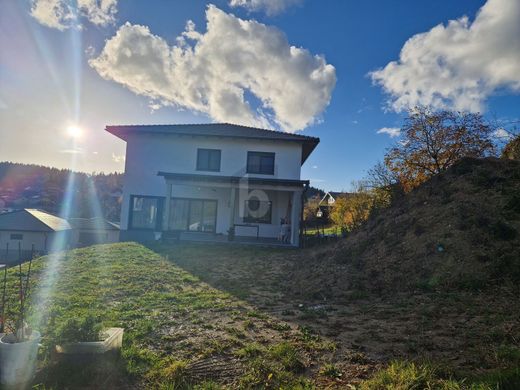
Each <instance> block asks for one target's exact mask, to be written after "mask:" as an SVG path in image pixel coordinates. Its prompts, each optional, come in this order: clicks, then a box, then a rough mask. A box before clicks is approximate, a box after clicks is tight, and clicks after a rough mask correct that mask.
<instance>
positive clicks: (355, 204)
mask: <svg viewBox="0 0 520 390" xmlns="http://www.w3.org/2000/svg"><path fill="white" fill-rule="evenodd" d="M355 186H356V188H355V192H351V193H348V194H346V195H345V196H341V197H338V198H336V201H335V202H334V206H333V208H332V211H331V213H330V218H331V219H332V221H333V222H334V224H335V225H336V226H338V227H340V228H341V229H342V230H346V231H352V230H354V229H356V228H358V227H359V226H361V225H362V224H363V223H364V222H365V221H366V220H367V219H368V217H369V216H370V212H371V210H372V208H373V207H374V196H373V193H372V192H371V191H370V190H368V189H367V188H366V186H365V184H364V183H363V182H359V183H355Z"/></svg>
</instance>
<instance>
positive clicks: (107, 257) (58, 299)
mask: <svg viewBox="0 0 520 390" xmlns="http://www.w3.org/2000/svg"><path fill="white" fill-rule="evenodd" d="M49 262H50V260H49V258H47V257H44V258H41V259H37V260H35V261H34V262H33V268H32V272H33V278H32V284H31V286H32V287H31V298H32V301H33V302H34V303H33V305H32V306H31V307H29V310H28V312H29V316H28V320H29V322H30V323H31V324H32V325H33V326H34V328H37V329H38V330H40V332H41V333H42V335H43V340H42V342H43V345H44V348H43V352H42V354H41V355H42V359H41V368H42V370H41V372H40V373H39V375H38V378H37V379H38V383H39V385H40V388H64V387H74V386H76V385H78V384H85V383H89V384H91V385H93V386H94V387H96V386H99V383H103V386H113V387H117V386H120V385H122V384H123V385H124V384H127V383H137V384H139V386H140V387H141V386H142V387H150V388H164V389H181V388H182V389H184V388H207V389H210V388H216V387H215V386H217V385H216V384H214V383H212V382H207V381H202V380H199V379H197V378H191V377H190V374H189V364H190V363H193V362H197V361H200V360H204V359H208V358H220V357H222V356H237V355H236V353H237V351H240V350H241V349H243V348H244V347H246V346H247V345H249V344H251V343H262V345H263V348H264V350H263V355H262V356H263V358H262V359H263V360H262V362H261V363H260V362H259V360H258V357H253V356H246V355H247V354H246V355H244V356H242V357H241V360H242V361H243V364H244V367H245V368H244V372H243V373H242V374H240V375H239V377H237V378H232V379H233V380H235V381H237V382H238V381H240V380H242V381H245V382H244V383H249V382H250V381H253V382H254V380H255V379H254V378H255V377H256V374H258V370H256V368H259V367H260V366H261V367H264V366H265V365H268V366H270V367H271V366H272V367H273V369H274V370H275V371H273V372H274V373H272V374H273V375H274V377H273V375H272V376H271V378H270V379H266V378H267V377H266V378H263V377H262V378H261V379H260V381H262V380H268V382H269V383H276V384H277V385H280V386H284V384H291V383H295V382H297V381H300V380H301V381H304V379H301V378H300V375H299V374H300V373H299V372H293V371H291V370H292V369H293V368H294V367H296V366H297V363H296V355H297V354H298V352H297V351H298V348H300V347H299V346H298V343H297V342H296V341H295V342H294V345H293V344H292V343H288V344H287V345H285V344H283V346H279V345H282V344H280V342H281V341H282V340H283V336H282V333H284V332H285V333H286V332H288V330H285V331H284V332H280V336H279V337H278V338H277V339H268V338H267V337H264V336H263V335H264V334H267V333H268V332H272V326H273V325H272V324H273V323H274V320H273V319H271V318H269V317H268V316H267V315H266V314H264V313H262V312H260V311H258V310H256V309H254V308H253V307H251V306H249V305H247V304H246V303H245V302H243V301H240V300H239V299H237V298H236V297H235V296H233V295H231V294H229V293H227V292H223V291H221V290H218V289H216V288H213V287H211V286H209V285H207V284H206V283H204V282H202V281H200V280H199V279H198V278H197V277H195V276H193V275H192V274H190V273H188V272H186V271H184V270H183V269H182V268H180V267H178V266H177V265H175V264H173V263H172V262H171V261H168V260H166V259H165V258H163V257H162V256H160V255H158V254H157V253H155V252H153V251H151V250H150V249H148V248H145V247H144V246H141V245H138V244H135V243H119V244H110V245H99V246H93V247H88V248H83V249H77V250H73V251H70V252H68V253H67V254H66V256H65V257H64V258H63V259H62V260H60V263H59V266H58V267H57V271H56V272H55V273H54V274H53V276H54V278H55V283H54V285H53V286H50V285H49V286H47V285H48V283H47V280H46V278H45V277H44V275H45V274H46V271H47V270H48V268H47V267H48V264H49ZM26 270H27V264H25V265H24V269H23V272H26ZM17 280H18V278H17V271H16V270H15V269H14V268H13V269H11V270H10V274H9V295H10V298H11V301H12V302H14V301H15V300H16V294H17V290H16V288H17V284H16V283H17ZM45 286H47V287H51V293H50V295H49V296H48V297H44V299H43V300H42V296H41V294H42V291H43V289H42V288H43V287H45ZM36 301H40V305H41V306H40V307H44V308H45V315H44V316H43V318H41V322H40V324H36V321H37V319H38V317H37V316H36V309H35V308H36V306H35V302H36ZM14 309H15V307H14V306H13V305H11V312H12V311H13V310H14ZM85 318H88V319H92V318H93V319H95V321H96V323H97V322H100V323H101V324H102V325H103V327H112V326H118V327H123V328H125V335H124V341H123V349H122V353H121V359H120V360H119V361H116V362H114V363H113V364H112V363H107V362H103V364H93V365H88V364H87V365H82V366H81V369H78V367H76V368H74V365H71V363H70V362H63V361H61V362H56V361H55V359H54V358H52V356H53V350H54V346H55V344H56V342H57V341H59V340H60V339H63V328H64V326H67V327H70V325H71V324H72V325H73V324H75V323H82V321H83V319H85ZM89 321H90V320H89ZM284 329H285V328H284ZM72 333H74V332H72ZM294 333H295V334H296V333H297V332H296V331H295V332H294ZM78 334H82V333H81V332H78ZM293 339H296V337H295V336H294V337H293ZM270 344H272V345H277V348H275V349H273V350H272V352H271V349H270V347H269V345H270ZM246 348H247V347H246ZM266 351H269V352H266ZM102 366H105V367H108V368H103V367H102ZM255 367H256V368H255ZM264 368H265V367H264ZM285 368H287V372H283V371H286V370H285ZM107 370H108V371H107ZM255 370H256V371H255ZM255 373H256V374H255ZM269 374H270V373H267V376H269ZM107 376H108V377H110V378H112V379H111V380H112V382H111V383H110V384H106V382H104V381H105V380H106V377H107ZM240 376H243V378H242V379H240ZM252 378H253V379H252ZM256 378H257V379H258V377H256ZM97 381H99V383H98V382H97Z"/></svg>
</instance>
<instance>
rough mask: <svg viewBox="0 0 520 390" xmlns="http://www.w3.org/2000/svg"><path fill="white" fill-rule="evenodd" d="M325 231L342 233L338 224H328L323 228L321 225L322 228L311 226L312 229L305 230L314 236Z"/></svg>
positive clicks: (326, 232)
mask: <svg viewBox="0 0 520 390" xmlns="http://www.w3.org/2000/svg"><path fill="white" fill-rule="evenodd" d="M324 232H325V234H326V235H332V234H337V235H341V229H340V228H339V227H338V226H327V227H325V228H323V229H322V228H321V227H320V228H311V229H307V230H306V231H305V233H306V234H307V235H308V236H314V235H316V234H317V233H319V234H324Z"/></svg>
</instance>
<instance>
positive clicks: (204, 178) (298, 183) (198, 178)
mask: <svg viewBox="0 0 520 390" xmlns="http://www.w3.org/2000/svg"><path fill="white" fill-rule="evenodd" d="M157 176H163V177H164V178H165V179H166V180H180V181H194V182H210V183H224V184H225V183H228V184H241V183H243V184H250V185H255V184H256V185H271V186H287V187H303V186H306V185H309V180H292V179H274V178H263V177H247V176H222V175H199V174H191V173H170V172H162V171H161V172H158V173H157Z"/></svg>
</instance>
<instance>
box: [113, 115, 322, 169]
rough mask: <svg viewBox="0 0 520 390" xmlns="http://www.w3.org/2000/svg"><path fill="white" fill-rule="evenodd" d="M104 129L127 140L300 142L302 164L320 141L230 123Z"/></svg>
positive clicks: (116, 126)
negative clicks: (175, 138)
mask: <svg viewBox="0 0 520 390" xmlns="http://www.w3.org/2000/svg"><path fill="white" fill-rule="evenodd" d="M105 130H106V131H108V132H109V133H112V134H114V135H115V136H116V137H119V138H121V139H122V140H125V141H126V140H127V137H128V135H129V134H135V133H151V134H176V135H191V136H204V137H230V138H247V139H268V140H277V141H289V142H300V143H302V144H303V148H302V149H303V151H302V164H303V163H304V162H305V160H307V157H309V155H310V154H311V153H312V151H313V150H314V148H315V147H316V146H317V145H318V143H319V142H320V139H319V138H316V137H309V136H306V135H300V134H292V133H285V132H282V131H274V130H267V129H259V128H256V127H248V126H241V125H234V124H230V123H202V124H184V125H115V126H106V128H105Z"/></svg>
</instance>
